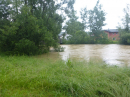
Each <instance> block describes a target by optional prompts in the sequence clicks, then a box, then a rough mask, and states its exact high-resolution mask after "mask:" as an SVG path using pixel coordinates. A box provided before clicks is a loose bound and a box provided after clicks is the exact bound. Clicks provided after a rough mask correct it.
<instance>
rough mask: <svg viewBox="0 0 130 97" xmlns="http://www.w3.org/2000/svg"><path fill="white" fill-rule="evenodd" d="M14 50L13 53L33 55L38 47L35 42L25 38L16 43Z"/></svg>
mask: <svg viewBox="0 0 130 97" xmlns="http://www.w3.org/2000/svg"><path fill="white" fill-rule="evenodd" d="M15 50H16V52H15V53H16V54H20V55H23V54H27V55H34V54H36V53H37V52H38V48H37V47H36V45H35V43H34V42H33V41H30V40H28V39H25V38H23V39H21V40H20V41H19V42H18V43H16V46H15Z"/></svg>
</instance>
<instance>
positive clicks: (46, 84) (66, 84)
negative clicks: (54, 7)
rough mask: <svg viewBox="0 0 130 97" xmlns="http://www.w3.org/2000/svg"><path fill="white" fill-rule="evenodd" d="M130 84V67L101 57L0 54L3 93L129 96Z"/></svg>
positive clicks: (30, 96)
mask: <svg viewBox="0 0 130 97" xmlns="http://www.w3.org/2000/svg"><path fill="white" fill-rule="evenodd" d="M129 87H130V69H129V68H125V67H122V68H120V67H117V66H108V65H106V64H105V63H102V62H100V61H99V60H90V62H78V61H75V60H70V59H69V60H68V61H67V62H64V61H61V60H55V61H54V60H53V61H52V60H51V59H47V58H44V59H43V58H42V59H41V58H37V57H28V56H19V57H18V56H8V57H7V56H0V96H1V97H10V96H12V97H41V96H42V97H50V96H51V97H53V96H56V97H104V96H105V97H129V96H130V93H129V91H130V88H129Z"/></svg>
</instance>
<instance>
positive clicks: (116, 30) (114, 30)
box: [104, 29, 119, 32]
mask: <svg viewBox="0 0 130 97" xmlns="http://www.w3.org/2000/svg"><path fill="white" fill-rule="evenodd" d="M104 31H107V32H119V31H118V29H108V30H104Z"/></svg>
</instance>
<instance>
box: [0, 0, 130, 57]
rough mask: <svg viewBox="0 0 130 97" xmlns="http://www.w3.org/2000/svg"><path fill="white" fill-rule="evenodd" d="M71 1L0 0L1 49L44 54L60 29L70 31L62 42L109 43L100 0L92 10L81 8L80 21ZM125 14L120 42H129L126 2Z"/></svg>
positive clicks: (53, 44) (55, 41)
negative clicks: (103, 28) (104, 28)
mask: <svg viewBox="0 0 130 97" xmlns="http://www.w3.org/2000/svg"><path fill="white" fill-rule="evenodd" d="M74 3H75V0H1V1H0V51H1V52H5V53H7V54H16V55H23V54H26V55H35V54H41V53H46V52H48V51H49V48H50V47H54V48H57V47H58V34H59V33H60V32H61V31H62V30H64V31H65V33H67V34H70V36H69V38H68V40H67V41H66V40H65V41H64V43H71V44H86V43H93V44H95V43H104V44H105V43H110V42H111V41H110V40H109V39H108V37H107V34H106V33H105V32H104V31H103V30H102V27H103V26H105V25H106V24H105V23H104V22H105V19H106V18H105V15H106V13H105V12H104V10H103V9H102V5H101V4H100V2H99V0H98V1H97V3H96V5H95V7H94V8H93V9H91V10H87V8H84V9H82V10H81V11H80V19H81V21H79V20H78V19H79V17H78V16H76V11H75V10H74V7H73V5H74ZM124 13H125V16H124V18H123V19H122V21H123V26H120V27H119V33H120V43H122V44H130V7H129V5H127V7H126V8H125V9H124ZM66 18H67V19H68V21H67V22H66V23H65V20H66ZM63 23H65V26H63V25H62V24H63ZM86 29H89V31H86Z"/></svg>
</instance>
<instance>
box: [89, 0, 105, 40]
mask: <svg viewBox="0 0 130 97" xmlns="http://www.w3.org/2000/svg"><path fill="white" fill-rule="evenodd" d="M104 21H105V12H104V11H103V10H102V6H101V5H100V4H99V0H98V1H97V4H96V6H95V7H94V9H93V10H89V20H88V23H89V24H88V27H89V28H90V31H91V32H92V34H93V35H94V40H95V42H97V41H99V40H100V38H102V37H103V36H102V34H103V33H104V32H103V31H102V27H103V26H105V23H104Z"/></svg>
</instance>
